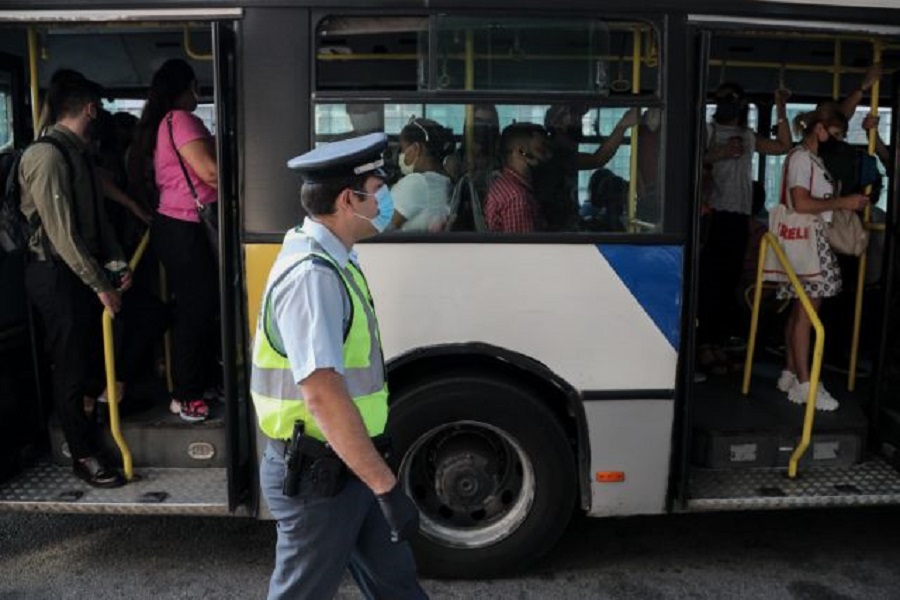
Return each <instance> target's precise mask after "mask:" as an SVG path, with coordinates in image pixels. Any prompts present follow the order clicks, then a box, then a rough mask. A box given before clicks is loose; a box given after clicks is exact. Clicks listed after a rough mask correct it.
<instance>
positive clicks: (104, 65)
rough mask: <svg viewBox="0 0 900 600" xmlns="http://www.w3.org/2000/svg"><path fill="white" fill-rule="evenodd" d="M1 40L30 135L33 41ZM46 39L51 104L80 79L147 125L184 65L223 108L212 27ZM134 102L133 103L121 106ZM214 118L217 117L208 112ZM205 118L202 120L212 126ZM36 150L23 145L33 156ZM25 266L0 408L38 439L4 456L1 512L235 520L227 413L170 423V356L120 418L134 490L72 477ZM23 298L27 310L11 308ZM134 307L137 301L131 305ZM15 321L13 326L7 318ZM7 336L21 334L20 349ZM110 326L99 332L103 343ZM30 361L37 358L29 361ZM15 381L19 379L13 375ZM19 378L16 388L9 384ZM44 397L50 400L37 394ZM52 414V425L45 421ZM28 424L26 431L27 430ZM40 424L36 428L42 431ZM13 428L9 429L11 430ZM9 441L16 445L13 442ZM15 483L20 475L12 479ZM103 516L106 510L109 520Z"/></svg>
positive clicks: (151, 286) (80, 31)
mask: <svg viewBox="0 0 900 600" xmlns="http://www.w3.org/2000/svg"><path fill="white" fill-rule="evenodd" d="M0 31H2V35H0V53H3V54H6V55H9V56H12V57H16V58H17V59H18V60H20V61H21V67H22V69H23V71H24V74H25V82H24V83H25V86H26V89H25V90H22V93H23V94H24V96H25V97H24V98H17V99H14V101H17V102H18V103H19V108H20V110H19V111H18V112H17V114H16V117H17V118H18V119H23V120H25V121H26V122H27V127H25V129H27V130H30V129H31V112H30V110H29V109H28V107H27V106H26V102H28V93H27V87H28V86H29V85H30V81H29V80H28V78H29V44H28V29H27V28H25V27H22V26H4V27H3V28H2V29H0ZM35 33H36V39H37V73H38V84H39V88H40V93H41V97H42V98H43V94H44V93H45V92H46V90H47V88H48V87H49V84H50V79H51V77H52V75H53V73H54V72H55V71H56V70H57V69H62V68H67V69H74V70H76V71H79V72H81V73H83V74H84V75H85V76H87V77H88V78H89V79H92V80H94V81H96V82H97V83H99V84H100V85H101V86H102V87H103V88H104V92H105V94H106V98H105V100H107V101H109V102H110V104H109V105H108V108H109V110H110V111H111V112H115V111H117V110H127V111H129V112H132V114H135V115H139V114H140V110H141V105H142V103H143V100H144V99H146V97H147V90H148V88H149V85H150V82H151V79H152V77H153V73H154V72H155V71H156V69H158V68H159V67H160V66H161V65H162V64H163V63H164V62H165V61H166V60H168V59H170V58H181V59H184V60H186V61H188V62H189V63H190V64H191V66H192V67H193V68H194V71H195V73H196V75H197V79H198V83H199V86H200V90H201V94H202V95H203V96H208V97H212V93H213V60H212V35H211V28H210V25H209V24H208V23H206V24H204V23H167V24H165V23H140V24H122V23H118V24H110V25H104V24H97V23H93V24H89V25H78V24H72V25H69V24H53V25H38V26H36V27H35ZM122 101H125V102H122ZM209 111H210V114H212V112H213V111H212V107H209ZM201 116H202V115H201ZM27 143H28V140H15V145H16V146H17V147H20V148H21V147H24V146H25V145H27ZM16 260H19V261H21V257H20V256H19V257H15V256H12V255H10V256H6V255H4V256H2V257H0V275H2V277H3V280H2V281H0V289H2V290H3V292H4V293H3V300H4V301H3V302H2V303H0V309H2V310H3V313H4V314H2V315H0V327H2V329H3V331H2V332H0V333H3V334H4V335H2V336H0V340H2V342H3V344H2V345H0V350H3V353H4V354H3V356H4V357H5V356H6V355H7V354H9V355H10V356H11V357H18V358H20V359H22V360H17V361H12V360H6V358H4V359H3V366H2V367H0V370H2V371H3V372H2V373H0V375H2V376H3V377H2V378H0V383H2V384H3V385H2V387H0V404H2V406H0V408H3V412H2V413H0V414H3V415H4V416H6V415H7V412H8V414H9V415H13V416H15V417H17V418H19V419H21V420H20V421H19V423H18V424H14V423H15V421H14V420H12V419H9V420H8V419H5V418H4V420H3V421H2V425H0V427H2V431H3V432H7V431H16V432H17V433H19V434H21V433H22V432H27V434H28V435H30V436H31V438H32V439H24V438H23V435H17V436H16V437H15V440H14V442H13V443H11V444H8V445H7V444H3V446H2V448H0V450H2V452H3V456H2V459H3V460H2V461H0V482H2V483H0V505H3V506H5V507H8V508H18V509H22V510H35V509H37V510H47V511H62V512H79V511H92V510H113V511H115V512H144V513H166V512H173V513H192V512H193V513H197V514H226V513H227V512H228V490H227V474H226V459H227V456H226V451H225V450H226V432H225V408H224V405H223V404H222V403H220V402H216V401H211V402H210V403H209V405H210V411H211V412H210V418H209V419H208V420H207V421H205V422H202V423H195V424H188V423H184V422H182V421H181V420H180V419H179V417H178V415H175V414H172V413H171V412H170V411H169V392H168V390H167V384H166V377H165V370H164V369H163V368H162V367H161V365H162V364H164V363H165V360H164V356H165V354H166V353H165V352H164V346H163V344H162V343H159V344H158V345H157V347H156V348H155V350H154V352H153V357H152V359H151V361H150V362H149V363H148V364H146V365H141V367H140V368H139V369H138V371H139V372H140V376H139V378H137V380H136V381H134V382H129V383H128V385H127V386H126V390H125V397H124V399H123V401H122V404H121V406H120V414H121V415H122V425H121V428H122V432H123V436H124V438H125V440H126V441H127V443H128V445H129V447H130V451H131V454H132V457H133V462H134V466H135V467H136V477H135V480H134V481H133V482H132V483H131V484H129V485H127V486H124V487H122V488H117V489H96V488H91V487H90V486H88V485H87V484H86V483H83V482H81V481H80V480H79V479H77V478H75V477H74V476H72V475H71V473H70V471H71V459H70V454H69V451H68V447H67V444H66V443H65V439H64V436H63V434H62V430H61V428H60V426H59V423H58V422H57V421H56V419H55V418H54V417H53V416H52V414H51V413H52V412H53V411H52V404H53V402H52V399H51V393H52V392H51V390H50V377H49V372H50V369H49V366H48V365H46V364H45V363H46V360H47V359H46V358H44V354H43V352H42V350H41V346H42V345H43V344H42V339H41V334H40V324H39V323H38V324H36V325H35V329H36V335H35V336H34V337H33V338H29V336H28V335H27V330H28V313H27V311H26V309H25V302H24V299H25V288H24V276H23V269H22V267H21V265H13V262H14V261H16ZM142 269H144V270H145V275H147V277H145V278H144V279H146V281H147V290H148V293H151V294H155V295H156V296H157V297H158V298H160V299H162V298H164V296H163V294H162V289H161V288H160V286H159V276H158V275H157V273H158V272H159V267H158V265H157V264H156V260H155V259H154V258H152V256H145V258H144V259H143V260H142V263H140V264H139V265H138V270H137V272H138V279H141V277H140V271H141V270H142ZM13 293H14V294H16V295H17V296H16V298H15V299H16V300H17V301H16V302H13V301H11V300H10V301H7V296H8V295H11V294H13ZM126 302H127V300H126ZM7 313H8V314H7ZM8 331H18V332H19V333H18V335H17V336H16V337H15V340H16V341H15V343H13V342H12V341H11V340H13V339H14V338H13V337H11V336H9V335H6V333H7V332H8ZM101 335H102V334H101V326H100V322H99V321H98V322H97V336H98V337H100V336H101ZM31 339H33V340H35V343H36V345H37V346H38V349H37V352H36V354H35V357H36V361H35V362H37V363H38V368H37V371H38V374H37V375H35V376H34V377H22V376H20V375H19V374H17V373H15V371H16V370H18V371H19V372H20V373H22V372H29V374H30V372H31V371H32V370H33V369H32V368H31V366H30V364H28V365H26V364H24V363H23V361H24V362H27V363H31V362H32V361H31V360H30V358H31V352H30V350H29V346H30V345H31ZM23 357H28V358H27V359H24V358H23ZM8 371H9V372H8ZM10 374H12V376H10ZM38 390H40V391H38ZM7 404H14V405H15V406H18V407H21V406H34V407H37V406H39V404H40V409H39V410H36V411H32V412H31V413H29V414H25V412H23V411H22V410H19V409H18V408H14V409H10V411H6V410H5V407H6V405H7ZM99 411H100V412H99V414H100V415H101V416H100V417H99V421H100V423H99V425H98V426H99V428H100V431H101V432H102V440H101V443H102V446H103V449H104V453H105V454H106V455H108V456H109V457H117V456H119V449H118V448H117V447H116V444H115V441H114V439H113V436H112V434H111V433H110V428H109V426H108V425H107V423H106V422H105V419H103V415H104V413H105V411H103V410H102V406H100V408H99ZM48 414H51V416H50V417H49V418H48V417H47V416H46V415H48ZM23 420H27V426H23V423H22V422H21V421H23ZM32 424H33V425H32ZM8 428H9V429H8ZM4 437H6V436H4ZM10 475H12V476H11V477H10ZM103 507H106V508H105V509H104V508H103Z"/></svg>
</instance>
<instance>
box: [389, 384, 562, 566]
mask: <svg viewBox="0 0 900 600" xmlns="http://www.w3.org/2000/svg"><path fill="white" fill-rule="evenodd" d="M393 400H394V401H393V402H392V405H391V412H390V418H389V420H388V431H389V433H390V434H391V436H392V438H393V441H394V453H393V456H392V463H393V464H392V466H393V467H394V468H395V469H396V470H397V473H398V479H399V481H400V483H401V485H403V486H404V489H405V490H406V492H407V493H408V494H409V495H410V497H411V498H413V500H414V501H415V502H416V504H417V505H418V507H419V511H420V516H421V523H420V530H419V532H420V533H419V535H418V536H416V538H415V539H414V540H413V542H412V545H413V550H414V552H415V556H416V562H417V565H418V568H419V570H420V572H422V573H423V574H427V575H429V576H433V577H439V578H478V577H492V576H498V575H502V574H505V573H509V572H513V571H520V570H522V569H525V568H527V567H528V566H530V565H532V564H534V563H535V562H537V561H538V560H539V559H540V558H541V557H542V556H544V555H545V554H546V553H547V552H548V551H549V550H550V549H551V548H552V547H553V546H554V544H555V543H556V542H557V541H558V540H559V538H560V536H561V535H562V533H563V531H564V529H565V527H566V524H567V523H568V521H569V518H570V517H571V516H572V512H573V509H574V506H575V495H576V487H577V484H576V474H575V460H574V457H573V453H572V447H571V445H570V443H569V440H568V439H567V437H566V434H565V432H564V431H563V428H562V426H561V425H560V423H559V422H558V421H557V419H556V417H555V416H554V415H553V413H552V412H551V411H550V410H549V409H548V408H547V407H546V406H544V405H543V404H541V402H540V401H539V400H538V399H537V398H536V397H535V395H534V394H532V393H531V392H529V391H528V390H526V389H524V388H522V387H519V386H517V385H515V384H514V383H512V382H509V381H505V380H499V379H497V378H491V377H490V376H487V375H481V374H478V373H459V374H454V375H450V376H443V377H441V378H439V379H435V380H432V381H428V382H421V383H420V384H418V385H413V386H411V387H409V388H406V389H404V390H402V391H401V392H400V393H399V394H398V395H397V396H396V397H395V398H394V399H393Z"/></svg>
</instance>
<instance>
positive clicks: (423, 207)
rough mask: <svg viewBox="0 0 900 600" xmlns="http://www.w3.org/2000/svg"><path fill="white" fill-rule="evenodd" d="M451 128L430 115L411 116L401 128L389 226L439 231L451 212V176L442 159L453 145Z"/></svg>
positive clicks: (402, 229)
mask: <svg viewBox="0 0 900 600" xmlns="http://www.w3.org/2000/svg"><path fill="white" fill-rule="evenodd" d="M454 145H455V144H454V141H453V132H452V131H450V130H449V129H447V128H446V127H442V126H441V125H440V124H439V123H436V122H434V121H432V120H431V119H413V120H411V121H410V122H409V124H408V125H407V126H406V127H404V128H403V130H402V131H401V132H400V158H399V160H398V161H397V162H398V163H399V165H400V172H401V173H403V177H402V178H401V179H400V181H398V182H397V183H396V184H394V187H393V188H391V196H393V198H394V217H393V219H392V220H391V227H392V229H399V230H400V231H441V230H442V229H443V227H444V224H445V223H446V222H447V217H448V216H449V214H450V178H449V177H447V175H446V173H444V168H443V166H442V165H443V160H444V157H445V156H447V155H448V154H449V153H450V152H452V151H453V147H454Z"/></svg>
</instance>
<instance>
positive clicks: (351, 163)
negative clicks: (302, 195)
mask: <svg viewBox="0 0 900 600" xmlns="http://www.w3.org/2000/svg"><path fill="white" fill-rule="evenodd" d="M385 147H387V135H385V134H384V133H370V134H368V135H362V136H359V137H354V138H348V139H346V140H340V141H338V142H331V143H328V144H324V145H322V146H319V147H318V148H315V149H313V150H310V151H309V152H307V153H305V154H301V155H300V156H295V157H294V158H292V159H291V160H289V161H288V163H287V166H288V168H289V169H291V170H292V171H295V172H297V173H298V174H299V175H300V176H301V177H303V181H304V182H305V183H321V182H323V181H328V180H330V179H337V178H340V177H353V176H354V175H365V174H371V175H375V176H377V177H385V174H384V171H382V170H381V167H382V166H384V158H383V156H382V154H383V153H384V149H385Z"/></svg>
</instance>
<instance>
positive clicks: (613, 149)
mask: <svg viewBox="0 0 900 600" xmlns="http://www.w3.org/2000/svg"><path fill="white" fill-rule="evenodd" d="M469 113H471V118H472V127H471V128H469V127H468V126H467V123H468V115H469ZM661 121H662V119H661V111H660V110H659V109H657V108H649V109H641V108H627V107H623V106H589V105H580V106H579V105H570V104H564V103H555V104H549V103H548V104H478V105H463V104H432V103H422V104H399V103H398V104H392V103H385V104H360V103H350V104H347V103H342V104H338V103H334V104H331V103H328V104H325V103H320V104H317V105H316V110H315V143H316V144H321V143H326V142H329V141H332V140H336V139H342V138H345V137H348V136H352V135H359V134H363V133H367V132H369V131H373V130H383V131H385V132H386V133H387V134H388V135H389V136H390V138H391V144H390V147H389V151H388V153H387V164H386V170H387V171H388V173H389V175H390V182H391V183H392V184H396V183H398V182H399V181H400V180H401V178H402V175H403V173H402V171H403V169H402V168H401V165H400V158H399V157H400V153H401V151H403V149H404V146H405V145H406V141H407V140H404V135H405V133H404V132H405V131H407V130H405V128H407V127H410V124H411V123H413V124H415V123H419V125H413V126H412V128H411V129H409V130H408V132H409V133H410V134H411V137H410V140H412V141H418V142H419V144H420V145H422V144H425V145H426V146H429V147H430V150H429V152H430V153H431V154H432V155H433V156H432V157H431V158H432V159H433V160H432V161H431V162H430V163H428V164H430V165H431V166H425V162H417V163H416V168H417V169H418V168H420V167H421V168H422V170H425V171H428V172H434V173H435V174H434V175H429V176H428V177H430V178H431V180H432V181H436V182H440V185H442V186H444V188H445V192H444V194H445V196H446V200H445V201H444V204H445V210H444V211H443V217H442V218H441V219H437V217H436V219H437V221H438V222H439V223H440V224H439V225H438V224H435V223H432V224H431V226H430V227H428V228H427V229H428V230H429V231H432V232H435V231H491V232H510V231H513V229H509V230H506V229H502V228H499V227H498V226H497V223H498V222H500V221H494V223H492V222H490V218H489V215H488V213H491V214H493V213H494V212H495V211H494V208H495V207H492V206H490V204H491V203H492V202H496V201H497V200H496V198H498V197H500V196H502V192H501V191H500V190H502V189H503V183H502V181H503V180H504V179H506V178H508V176H507V171H508V170H512V171H515V172H516V173H518V175H523V176H524V177H525V179H527V180H528V187H529V188H530V193H531V196H532V198H533V201H534V202H535V203H536V205H537V210H536V211H535V214H534V215H533V222H532V223H530V226H529V227H528V229H529V230H531V231H537V232H566V233H570V232H589V231H602V232H628V231H631V232H637V231H653V230H655V229H656V228H658V226H659V221H660V208H661V204H662V195H661V186H659V185H658V177H659V172H660V171H659V166H660V165H659V160H658V157H659V152H660V137H661V126H662V122H661ZM513 124H531V125H533V126H534V128H535V131H536V132H537V133H538V134H539V136H540V137H541V140H540V142H539V148H538V149H536V150H534V152H528V154H534V157H530V156H529V157H528V158H527V161H522V160H521V159H519V157H518V156H517V155H515V154H513V155H512V156H510V155H508V154H506V155H505V154H504V148H503V147H502V146H501V139H502V135H503V131H504V130H506V128H507V127H509V126H510V125H513ZM420 125H424V128H421V129H420V127H419V126H420ZM429 127H436V128H438V129H439V131H436V132H431V133H430V132H429V131H427V128H429ZM635 130H637V139H636V140H635V143H634V144H632V141H631V138H632V136H633V135H634V131H635ZM437 135H444V136H445V137H446V140H445V141H442V142H441V143H440V144H438V145H435V143H434V142H435V139H430V140H428V143H426V139H425V138H426V136H430V137H431V138H434V137H435V136H437ZM633 148H636V149H637V160H634V161H633V160H632V149H633ZM415 152H418V150H414V151H413V153H415ZM633 170H634V176H632V171H633ZM518 175H517V176H511V177H513V179H512V180H513V181H517V180H518V179H517V177H518ZM632 178H634V184H633V185H632V183H631V180H632ZM498 181H499V182H498ZM409 185H411V184H410V183H406V184H401V185H400V188H399V189H400V192H399V193H402V192H403V190H404V188H406V187H408V186H409ZM435 185H438V184H435ZM397 193H398V192H395V201H398V198H397ZM492 198H495V199H494V200H492ZM632 198H633V201H631V199H632ZM399 201H400V203H401V204H402V197H401V198H400V199H399ZM399 209H400V210H401V211H402V210H403V207H402V206H400V207H399ZM435 212H437V213H439V212H441V211H439V210H436V209H435ZM500 223H501V225H500V227H502V222H500Z"/></svg>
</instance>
